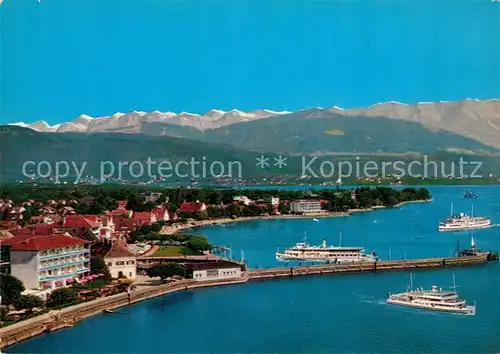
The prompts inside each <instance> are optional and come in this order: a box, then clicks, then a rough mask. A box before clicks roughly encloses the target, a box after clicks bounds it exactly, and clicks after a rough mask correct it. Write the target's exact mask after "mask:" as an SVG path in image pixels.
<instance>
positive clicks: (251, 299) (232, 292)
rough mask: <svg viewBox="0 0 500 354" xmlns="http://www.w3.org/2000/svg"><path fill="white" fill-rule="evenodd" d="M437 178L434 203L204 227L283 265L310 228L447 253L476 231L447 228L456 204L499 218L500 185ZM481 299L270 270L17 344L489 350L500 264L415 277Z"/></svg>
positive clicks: (131, 349)
mask: <svg viewBox="0 0 500 354" xmlns="http://www.w3.org/2000/svg"><path fill="white" fill-rule="evenodd" d="M463 190H464V188H463V187H434V188H431V192H432V194H433V197H434V201H433V202H431V203H426V204H411V205H406V206H403V207H401V208H395V209H385V210H378V211H374V212H367V213H359V214H356V215H353V216H350V217H345V218H330V219H321V220H320V222H319V223H318V222H314V221H312V220H309V219H294V220H260V221H251V222H241V223H234V224H232V225H226V226H220V225H219V226H212V227H207V228H204V229H199V230H196V232H199V233H202V234H204V235H207V236H208V237H209V238H210V240H211V241H212V242H213V243H215V244H228V245H231V247H232V248H233V257H235V258H237V257H239V256H240V250H241V249H243V250H244V255H245V258H246V259H247V260H248V262H249V264H250V266H252V267H257V266H258V267H269V266H276V265H279V263H278V262H276V260H275V257H274V253H275V252H276V248H277V247H280V248H281V249H283V248H284V247H287V246H291V245H293V244H294V243H295V242H297V241H300V240H301V239H302V238H303V235H304V232H307V236H308V240H309V242H310V243H320V242H321V240H322V239H323V238H327V240H328V243H330V244H336V243H338V242H339V233H340V232H342V233H343V238H342V244H343V245H352V246H364V247H366V249H367V251H371V250H372V249H375V250H376V251H377V253H378V254H379V255H380V256H381V258H383V259H387V258H389V257H392V259H396V258H404V257H405V256H406V257H407V258H417V257H424V256H448V255H450V254H453V253H454V252H455V249H456V246H457V241H458V242H459V243H460V246H461V247H462V248H463V247H468V246H469V245H470V237H471V234H470V233H468V232H465V233H439V232H438V231H437V223H438V221H439V220H440V219H443V218H444V217H446V216H447V215H448V214H449V212H450V204H451V202H453V203H454V205H455V211H456V212H460V211H463V212H469V211H470V209H471V203H474V212H475V214H476V215H483V216H489V217H491V218H492V219H493V222H494V223H498V222H500V187H498V186H495V187H475V188H473V190H474V191H475V192H479V193H480V197H479V198H478V199H476V200H470V199H464V198H463V197H462V195H461V193H462V192H463ZM472 234H473V235H474V238H475V241H476V245H477V246H478V247H479V248H480V249H483V250H489V249H492V250H500V229H499V228H491V229H486V230H480V231H474V232H473V233H472ZM453 274H455V276H456V280H457V283H458V285H459V286H460V287H459V291H460V293H461V295H462V296H463V297H465V298H466V299H467V300H468V301H469V302H472V301H476V303H477V314H476V316H474V317H471V316H462V315H450V314H441V313H435V312H424V311H420V310H413V309H406V308H401V307H396V306H390V305H386V304H385V303H384V299H385V296H386V294H387V293H388V292H396V291H400V290H404V289H405V287H406V284H407V282H408V273H407V272H389V273H377V274H351V275H330V276H328V275H326V276H316V277H303V278H295V279H282V280H268V281H259V282H253V283H248V284H244V285H237V286H230V287H219V288H210V289H203V290H197V291H189V292H185V293H178V294H173V295H167V296H164V297H161V298H157V299H154V300H151V301H147V302H143V303H140V304H136V305H133V306H130V307H126V308H123V309H121V310H119V311H117V313H115V314H113V315H98V316H95V317H92V318H90V319H88V320H85V321H83V322H81V323H79V324H77V325H76V326H75V327H74V328H72V329H68V330H62V331H60V332H56V333H52V334H48V335H43V336H40V337H37V338H34V339H31V340H29V341H26V342H24V343H21V344H18V345H16V346H13V347H10V348H8V349H7V350H6V352H7V353H28V352H31V353H34V352H36V353H40V352H50V353H118V352H119V353H160V352H171V353H235V352H240V353H270V352H273V353H353V352H358V353H367V352H379V353H417V352H425V353H431V352H445V353H485V352H489V353H492V352H498V351H499V350H500V319H499V318H498V314H500V303H499V301H498V299H500V288H499V285H500V265H499V264H498V263H492V264H488V265H481V266H474V267H469V268H455V269H436V270H423V271H416V272H414V274H413V278H414V279H413V280H414V285H415V286H419V287H420V286H423V287H428V286H431V285H433V284H436V285H440V286H442V287H443V288H445V287H448V286H450V285H451V284H452V275H453Z"/></svg>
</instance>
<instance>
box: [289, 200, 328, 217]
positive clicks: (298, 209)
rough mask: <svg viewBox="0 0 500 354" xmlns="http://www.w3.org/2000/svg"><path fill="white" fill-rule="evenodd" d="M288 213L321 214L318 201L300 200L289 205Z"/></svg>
mask: <svg viewBox="0 0 500 354" xmlns="http://www.w3.org/2000/svg"><path fill="white" fill-rule="evenodd" d="M290 211H292V212H295V213H304V214H307V213H321V212H322V209H321V202H320V201H319V200H310V199H300V200H294V201H293V202H291V203H290Z"/></svg>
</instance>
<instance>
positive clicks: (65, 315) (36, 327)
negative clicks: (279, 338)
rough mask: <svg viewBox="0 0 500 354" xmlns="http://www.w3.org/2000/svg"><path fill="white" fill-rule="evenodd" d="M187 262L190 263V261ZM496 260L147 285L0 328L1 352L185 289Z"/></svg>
mask: <svg viewBox="0 0 500 354" xmlns="http://www.w3.org/2000/svg"><path fill="white" fill-rule="evenodd" d="M203 257H204V256H203ZM172 258H174V257H143V258H142V259H141V260H142V261H143V262H144V263H143V265H145V266H147V265H152V264H158V263H161V262H167V261H172ZM177 258H178V259H177V261H181V259H179V257H177ZM215 258H216V259H207V258H206V257H205V258H204V261H205V262H212V263H215V264H216V263H217V262H218V261H220V260H222V259H221V258H218V257H215ZM188 259H189V258H188ZM184 260H185V259H184ZM190 260H191V261H193V259H190ZM497 260H498V254H497V253H491V252H487V253H475V254H471V255H464V256H461V257H450V258H423V259H410V260H392V261H378V262H364V263H354V264H324V265H310V266H299V267H286V268H268V269H253V270H246V271H244V272H242V276H241V277H237V278H232V279H223V280H205V281H195V280H193V279H184V280H180V281H177V282H173V283H167V284H162V285H158V286H148V287H146V288H144V289H139V290H137V291H134V292H133V293H131V294H127V293H120V294H117V295H112V296H109V297H105V298H100V299H96V300H92V301H89V302H86V303H82V304H78V305H74V306H70V307H67V308H63V309H61V310H57V311H55V312H54V311H51V312H49V313H48V314H43V315H40V316H37V317H34V318H31V319H27V320H25V321H22V322H19V323H15V324H13V325H10V326H7V327H4V328H0V338H1V339H2V341H0V349H1V348H4V347H7V346H10V345H13V344H16V343H19V342H21V341H23V340H26V339H28V338H31V337H34V336H37V335H40V334H42V333H46V332H52V331H55V330H58V329H61V328H66V327H71V326H72V325H73V324H75V323H77V322H79V321H81V320H83V319H85V318H87V317H90V316H92V315H95V314H98V313H102V312H112V310H115V309H118V308H120V307H123V306H128V305H130V304H133V303H136V302H140V301H144V300H148V299H152V298H155V297H158V296H163V295H166V294H170V293H174V292H178V291H185V290H188V289H197V288H204V287H213V286H228V285H236V284H244V283H247V282H249V281H255V280H259V279H274V278H284V277H296V276H305V275H317V274H318V275H319V274H349V273H361V272H380V271H390V270H406V269H408V270H413V269H431V268H447V267H462V266H472V265H477V264H485V263H488V262H489V261H497ZM235 264H239V265H241V266H242V267H243V266H244V265H243V264H242V263H236V262H235Z"/></svg>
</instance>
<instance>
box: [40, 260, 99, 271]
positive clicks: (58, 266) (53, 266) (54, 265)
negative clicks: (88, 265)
mask: <svg viewBox="0 0 500 354" xmlns="http://www.w3.org/2000/svg"><path fill="white" fill-rule="evenodd" d="M85 262H90V260H89V259H85V258H84V259H79V260H76V261H74V262H64V263H58V264H53V265H47V266H43V267H42V266H40V268H39V269H40V270H48V269H54V268H61V267H69V266H72V265H77V264H81V263H85Z"/></svg>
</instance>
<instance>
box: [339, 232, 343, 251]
mask: <svg viewBox="0 0 500 354" xmlns="http://www.w3.org/2000/svg"><path fill="white" fill-rule="evenodd" d="M339 247H342V232H341V233H340V240H339Z"/></svg>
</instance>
